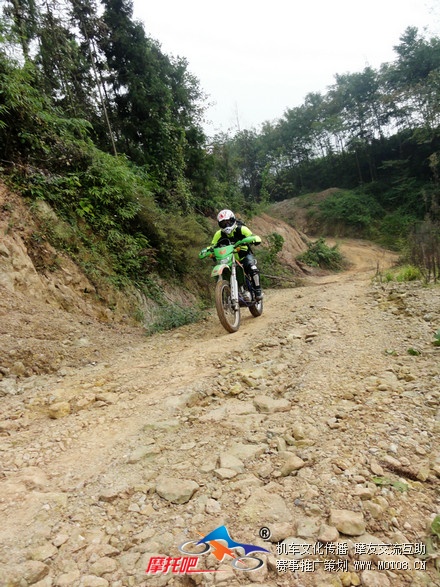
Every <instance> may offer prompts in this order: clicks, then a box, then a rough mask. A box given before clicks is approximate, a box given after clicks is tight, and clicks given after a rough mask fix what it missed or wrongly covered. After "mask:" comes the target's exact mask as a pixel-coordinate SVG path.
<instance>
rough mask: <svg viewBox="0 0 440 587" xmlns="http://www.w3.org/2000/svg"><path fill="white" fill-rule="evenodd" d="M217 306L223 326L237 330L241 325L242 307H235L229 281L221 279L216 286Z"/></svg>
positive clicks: (233, 330) (229, 329)
mask: <svg viewBox="0 0 440 587" xmlns="http://www.w3.org/2000/svg"><path fill="white" fill-rule="evenodd" d="M215 307H216V309H217V315H218V317H219V320H220V322H221V325H222V326H223V328H225V329H226V330H227V331H228V332H237V330H238V329H239V327H240V308H239V307H238V304H237V308H234V307H233V305H232V300H231V286H230V285H229V281H226V280H224V279H220V280H219V281H218V282H217V285H216V287H215Z"/></svg>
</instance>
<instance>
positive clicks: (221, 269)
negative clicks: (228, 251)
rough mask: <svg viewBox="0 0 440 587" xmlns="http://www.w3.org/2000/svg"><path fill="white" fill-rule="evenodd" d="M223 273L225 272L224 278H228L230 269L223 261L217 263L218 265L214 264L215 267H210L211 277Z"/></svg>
mask: <svg viewBox="0 0 440 587" xmlns="http://www.w3.org/2000/svg"><path fill="white" fill-rule="evenodd" d="M224 273H225V278H226V279H229V277H230V275H231V269H230V268H229V267H228V266H227V265H225V264H224V263H222V264H219V265H215V267H213V268H212V271H211V277H220V276H223V274H224Z"/></svg>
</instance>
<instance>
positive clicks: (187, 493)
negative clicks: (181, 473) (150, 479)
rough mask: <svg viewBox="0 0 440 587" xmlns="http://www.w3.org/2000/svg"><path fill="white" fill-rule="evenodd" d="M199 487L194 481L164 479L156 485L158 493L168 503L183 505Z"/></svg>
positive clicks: (173, 478) (172, 478)
mask: <svg viewBox="0 0 440 587" xmlns="http://www.w3.org/2000/svg"><path fill="white" fill-rule="evenodd" d="M198 488H199V485H198V484H197V483H196V482H195V481H192V480H185V479H177V478H175V477H164V478H162V479H159V480H158V482H157V484H156V493H157V494H158V495H160V497H162V498H163V499H165V500H166V501H170V502H171V503H177V504H182V503H186V502H188V501H189V500H190V499H191V497H192V496H193V495H194V493H195V492H196V491H197V489H198Z"/></svg>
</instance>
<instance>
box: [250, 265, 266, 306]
mask: <svg viewBox="0 0 440 587" xmlns="http://www.w3.org/2000/svg"><path fill="white" fill-rule="evenodd" d="M252 280H253V282H254V291H255V299H256V300H257V302H259V301H261V300H262V299H263V292H262V291H261V285H260V272H259V271H257V272H256V273H254V274H253V275H252Z"/></svg>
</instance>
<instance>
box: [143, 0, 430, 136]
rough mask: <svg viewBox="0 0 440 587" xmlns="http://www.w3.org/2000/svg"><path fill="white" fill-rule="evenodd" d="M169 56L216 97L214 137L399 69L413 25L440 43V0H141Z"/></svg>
mask: <svg viewBox="0 0 440 587" xmlns="http://www.w3.org/2000/svg"><path fill="white" fill-rule="evenodd" d="M133 9H134V10H133V14H134V17H135V18H136V19H137V20H140V21H142V23H143V25H144V28H145V32H146V34H147V35H148V36H149V37H152V38H154V39H156V40H157V41H158V42H159V43H160V44H161V49H162V51H163V52H164V53H166V54H167V55H169V56H174V57H184V58H185V59H186V60H187V61H188V70H189V72H190V73H191V74H193V75H194V76H195V77H196V78H197V79H198V80H199V84H200V88H201V90H202V91H203V92H204V93H206V94H207V95H208V99H207V105H208V109H207V112H206V114H205V117H206V122H205V124H204V128H205V131H206V132H207V133H208V135H210V136H212V135H214V134H216V133H218V132H229V133H235V132H236V131H237V130H244V129H252V128H254V129H256V130H259V128H260V127H261V124H263V123H264V122H266V121H270V122H276V121H277V120H279V119H280V118H282V116H283V114H284V113H285V112H286V110H287V109H289V108H295V107H296V106H300V105H301V104H303V102H304V99H305V97H306V95H307V94H308V93H310V92H321V93H323V94H324V93H326V91H327V89H328V87H329V86H331V85H332V84H333V83H334V82H335V75H336V74H344V73H358V72H361V71H363V70H364V68H365V67H367V66H371V67H373V68H375V69H376V68H378V67H379V66H380V65H381V64H382V63H386V62H389V61H394V60H395V58H396V53H395V52H394V50H393V46H395V45H398V44H399V42H400V41H399V39H400V37H401V36H402V34H403V33H404V31H405V29H406V28H407V27H408V26H416V27H417V28H418V29H419V31H420V32H422V33H424V31H425V30H426V32H427V34H431V35H438V34H439V31H440V0H365V2H362V3H361V2H359V1H356V0H265V1H264V2H263V1H262V0H221V1H216V0H211V1H209V0H208V1H207V0H155V1H154V2H152V1H151V0H134V3H133Z"/></svg>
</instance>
